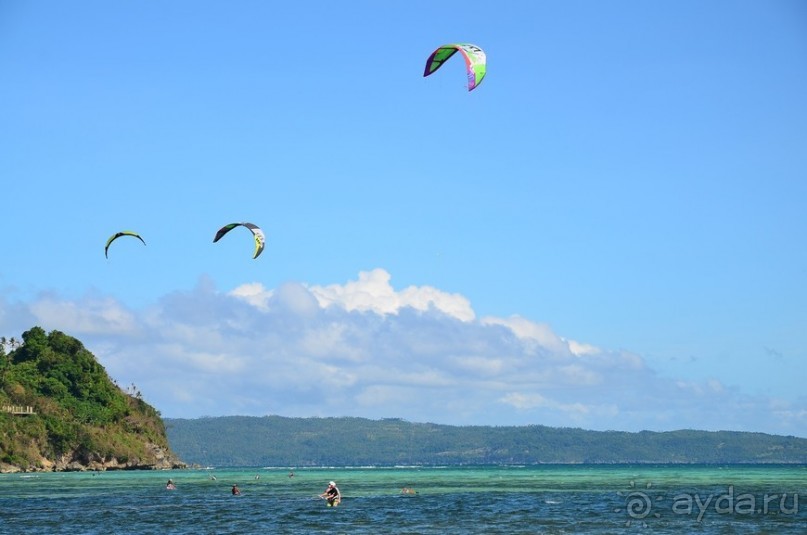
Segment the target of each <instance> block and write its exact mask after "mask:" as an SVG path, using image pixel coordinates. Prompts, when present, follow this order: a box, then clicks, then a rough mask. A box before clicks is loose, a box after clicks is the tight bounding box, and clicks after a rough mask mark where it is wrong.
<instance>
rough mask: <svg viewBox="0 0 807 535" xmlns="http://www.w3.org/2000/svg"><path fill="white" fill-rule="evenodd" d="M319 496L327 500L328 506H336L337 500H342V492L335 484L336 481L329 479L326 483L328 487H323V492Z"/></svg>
mask: <svg viewBox="0 0 807 535" xmlns="http://www.w3.org/2000/svg"><path fill="white" fill-rule="evenodd" d="M319 497H320V498H324V499H325V500H326V501H327V502H328V507H336V506H337V505H339V502H341V501H342V493H341V492H339V487H337V486H336V483H335V482H333V481H331V482H330V483H328V488H327V489H325V492H323V493H322V494H320V495H319Z"/></svg>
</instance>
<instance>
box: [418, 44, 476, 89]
mask: <svg viewBox="0 0 807 535" xmlns="http://www.w3.org/2000/svg"><path fill="white" fill-rule="evenodd" d="M458 51H459V52H460V53H462V56H463V57H464V58H465V66H466V67H467V69H468V91H473V90H474V88H475V87H476V86H478V85H479V84H481V83H482V79H483V78H484V77H485V70H486V68H487V67H486V58H485V53H484V52H483V51H482V49H481V48H479V47H478V46H476V45H472V44H470V43H457V44H452V45H443V46H441V47H440V48H438V49H437V50H435V51H434V52H432V55H431V56H429V59H428V60H426V70H425V71H424V72H423V76H428V75H430V74H432V73H434V72H435V71H436V70H437V69H439V68H440V67H441V66H442V65H443V63H445V62H446V61H448V59H449V58H450V57H451V56H453V55H454V54H456V53H457V52H458Z"/></svg>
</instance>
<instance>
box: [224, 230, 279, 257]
mask: <svg viewBox="0 0 807 535" xmlns="http://www.w3.org/2000/svg"><path fill="white" fill-rule="evenodd" d="M235 227H247V228H248V229H249V230H250V231H252V235H253V236H254V237H255V254H253V255H252V258H258V255H259V254H261V252H263V246H264V244H265V243H266V238H265V237H264V235H263V231H262V230H261V229H260V227H258V226H257V225H253V224H252V223H230V224H229V225H224V226H223V227H221V228H220V229H219V231H218V232H216V237H215V238H213V243H216V242H217V241H219V240H220V239H221V238H222V236H224V235H225V234H227V233H228V232H230V231H231V230H233V229H234V228H235Z"/></svg>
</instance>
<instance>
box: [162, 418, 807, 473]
mask: <svg viewBox="0 0 807 535" xmlns="http://www.w3.org/2000/svg"><path fill="white" fill-rule="evenodd" d="M165 423H166V432H167V435H168V440H169V442H170V443H171V447H172V448H173V449H174V451H176V452H177V453H178V454H179V455H180V457H182V459H184V460H185V461H186V462H188V463H195V464H199V465H205V466H297V467H303V466H364V465H373V466H394V465H458V464H538V463H615V464H616V463H693V464H700V463H703V464H710V463H725V464H736V463H793V464H801V463H807V439H804V438H798V437H792V436H778V435H768V434H764V433H750V432H735V431H694V430H680V431H667V432H651V431H642V432H639V433H628V432H620V431H586V430H583V429H573V428H552V427H545V426H541V425H530V426H507V427H489V426H471V427H462V426H449V425H438V424H429V423H411V422H407V421H404V420H400V419H384V420H368V419H364V418H349V417H344V418H286V417H281V416H264V417H251V416H222V417H205V418H199V419H172V418H166V419H165Z"/></svg>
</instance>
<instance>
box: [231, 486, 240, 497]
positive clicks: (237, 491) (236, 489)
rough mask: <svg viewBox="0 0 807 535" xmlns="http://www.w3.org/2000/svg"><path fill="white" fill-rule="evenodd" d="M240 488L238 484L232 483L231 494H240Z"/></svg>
mask: <svg viewBox="0 0 807 535" xmlns="http://www.w3.org/2000/svg"><path fill="white" fill-rule="evenodd" d="M240 495H241V489H239V488H238V485H233V496H240Z"/></svg>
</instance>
